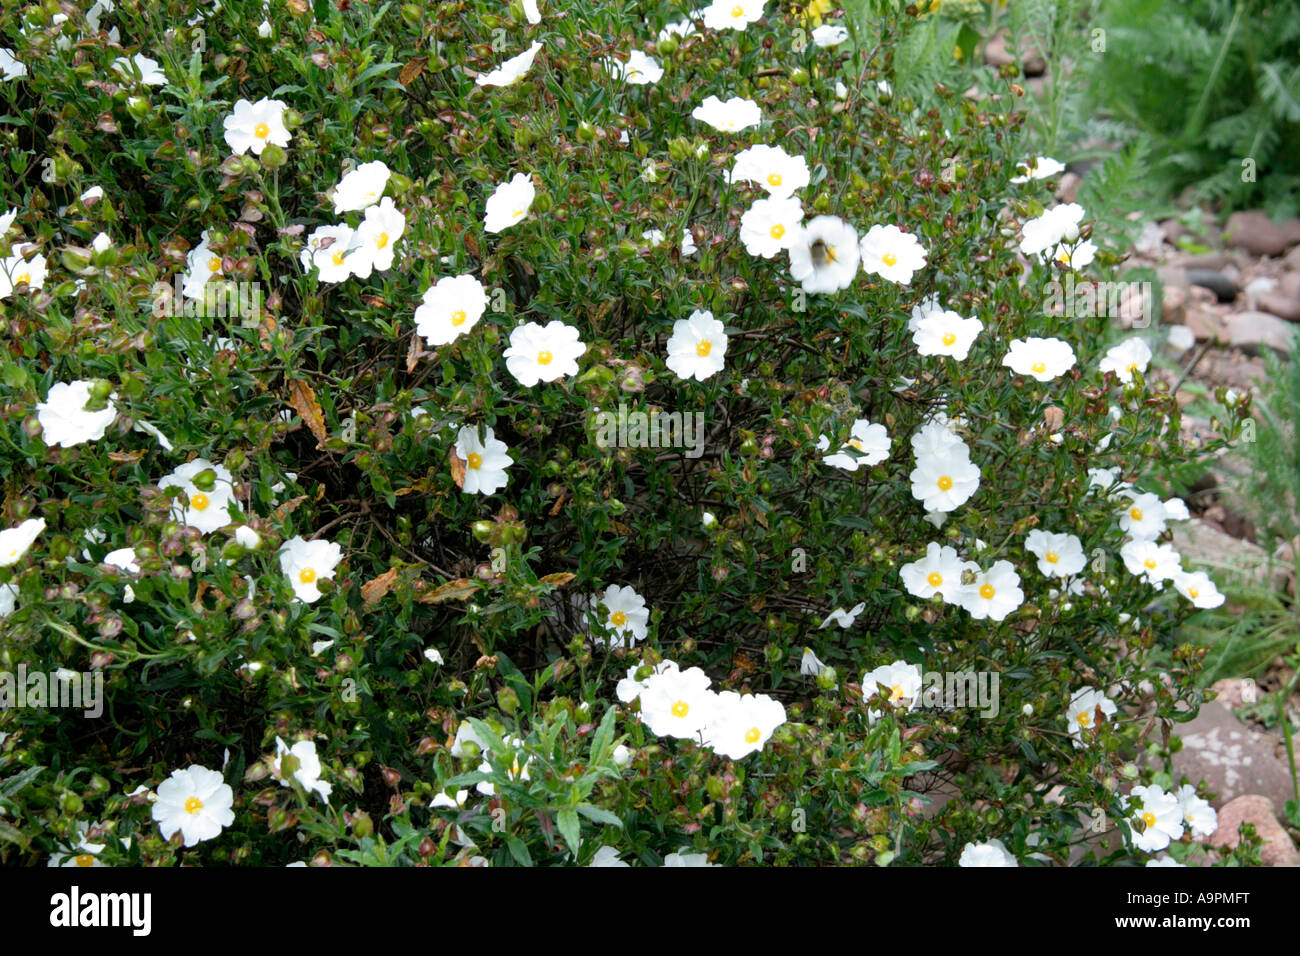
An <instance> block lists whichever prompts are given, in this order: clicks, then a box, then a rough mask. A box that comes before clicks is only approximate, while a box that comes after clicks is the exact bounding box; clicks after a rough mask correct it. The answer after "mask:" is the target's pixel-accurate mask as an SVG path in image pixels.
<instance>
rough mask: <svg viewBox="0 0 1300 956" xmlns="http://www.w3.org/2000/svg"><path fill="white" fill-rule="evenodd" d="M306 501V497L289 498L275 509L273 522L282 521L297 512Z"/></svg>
mask: <svg viewBox="0 0 1300 956" xmlns="http://www.w3.org/2000/svg"><path fill="white" fill-rule="evenodd" d="M306 500H307V496H306V495H299V496H298V497H297V498H290V499H289V500H288V501H286V502H285V503H284V504H282V505H280V507H278V508H276V509H275V520H277V521H283V520H284V519H285V518H287V517H289V515H291V514H293V513H294V512H295V511H297V510H298V506H299V505H300V504H302V503H303V502H304V501H306Z"/></svg>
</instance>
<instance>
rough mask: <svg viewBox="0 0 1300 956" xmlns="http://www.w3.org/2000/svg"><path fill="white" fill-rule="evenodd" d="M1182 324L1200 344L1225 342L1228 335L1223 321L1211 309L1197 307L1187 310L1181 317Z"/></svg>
mask: <svg viewBox="0 0 1300 956" xmlns="http://www.w3.org/2000/svg"><path fill="white" fill-rule="evenodd" d="M1183 323H1184V324H1185V325H1186V326H1187V327H1188V328H1189V329H1191V330H1192V334H1193V335H1195V336H1196V337H1197V338H1198V339H1199V340H1200V341H1202V342H1205V341H1208V340H1213V341H1215V342H1226V341H1227V340H1228V333H1227V329H1226V328H1225V327H1224V324H1223V320H1222V319H1221V318H1219V315H1218V313H1217V312H1214V311H1213V310H1212V309H1206V308H1201V307H1199V306H1198V307H1196V308H1191V309H1187V310H1186V312H1185V314H1184V317H1183Z"/></svg>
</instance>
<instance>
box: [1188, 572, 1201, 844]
mask: <svg viewBox="0 0 1300 956" xmlns="http://www.w3.org/2000/svg"><path fill="white" fill-rule="evenodd" d="M1187 596H1188V597H1190V598H1191V599H1192V600H1193V601H1195V600H1196V599H1197V598H1198V597H1200V596H1201V592H1200V591H1198V590H1197V589H1196V588H1188V589H1187ZM1189 819H1190V818H1189Z"/></svg>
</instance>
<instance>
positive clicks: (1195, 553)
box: [1170, 518, 1270, 585]
mask: <svg viewBox="0 0 1300 956" xmlns="http://www.w3.org/2000/svg"><path fill="white" fill-rule="evenodd" d="M1170 527H1171V528H1172V529H1173V546H1174V550H1175V551H1177V552H1178V553H1179V554H1181V555H1182V556H1183V566H1184V567H1185V568H1187V570H1189V571H1190V570H1192V565H1205V566H1206V567H1207V568H1208V570H1209V572H1210V576H1211V577H1212V578H1213V579H1214V580H1215V581H1216V582H1217V583H1218V584H1220V585H1223V584H1225V583H1226V581H1225V580H1224V579H1225V578H1227V577H1229V576H1232V575H1233V574H1234V573H1235V574H1236V575H1238V576H1240V577H1242V578H1244V579H1245V580H1247V581H1249V582H1251V583H1253V584H1263V583H1264V582H1265V581H1267V580H1268V575H1269V571H1270V562H1269V559H1268V552H1266V551H1265V550H1264V549H1263V548H1261V547H1260V546H1259V545H1257V544H1251V543H1250V542H1249V541H1242V540H1241V539H1239V538H1234V537H1232V536H1231V535H1228V534H1225V533H1224V532H1222V531H1219V530H1218V529H1217V528H1215V527H1213V526H1212V525H1209V524H1207V523H1206V522H1204V521H1202V520H1201V519H1200V518H1192V519H1191V520H1189V521H1175V522H1173V523H1172V524H1171V525H1170ZM1223 565H1229V566H1231V568H1232V569H1233V570H1231V571H1225V570H1223V569H1222V566H1223Z"/></svg>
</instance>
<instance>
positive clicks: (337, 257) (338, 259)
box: [331, 252, 343, 266]
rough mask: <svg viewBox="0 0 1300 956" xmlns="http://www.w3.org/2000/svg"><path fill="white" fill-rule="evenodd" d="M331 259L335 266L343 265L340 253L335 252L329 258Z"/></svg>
mask: <svg viewBox="0 0 1300 956" xmlns="http://www.w3.org/2000/svg"><path fill="white" fill-rule="evenodd" d="M331 258H332V259H333V260H334V264H335V265H336V266H341V265H343V253H341V252H336V253H334V255H333V256H331Z"/></svg>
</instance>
